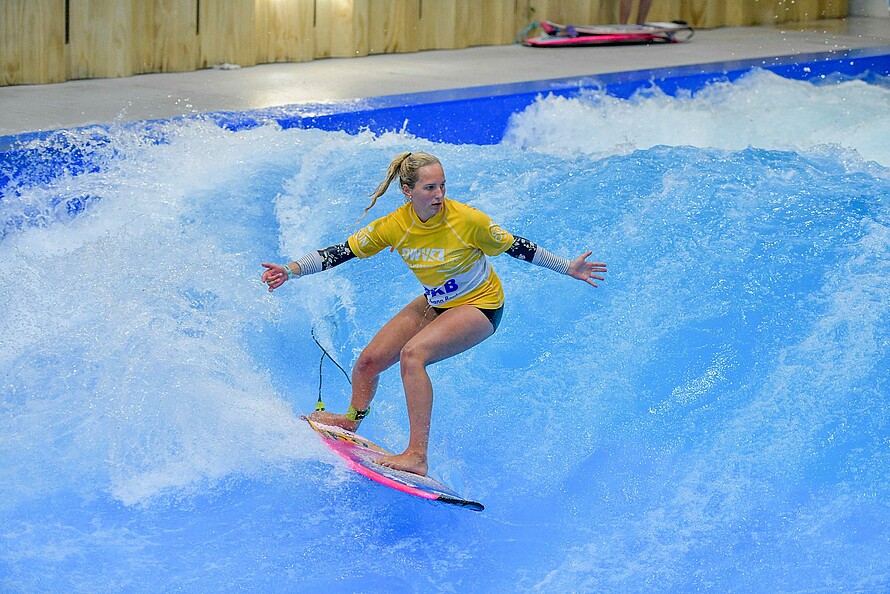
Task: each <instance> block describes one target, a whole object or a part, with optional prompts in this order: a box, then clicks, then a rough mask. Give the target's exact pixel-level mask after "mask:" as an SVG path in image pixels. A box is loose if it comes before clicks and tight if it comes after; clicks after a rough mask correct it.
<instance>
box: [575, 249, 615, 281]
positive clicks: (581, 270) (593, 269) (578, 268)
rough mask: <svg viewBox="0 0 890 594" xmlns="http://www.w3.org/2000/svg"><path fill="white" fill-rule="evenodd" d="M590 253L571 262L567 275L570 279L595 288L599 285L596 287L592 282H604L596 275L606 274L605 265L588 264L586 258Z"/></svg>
mask: <svg viewBox="0 0 890 594" xmlns="http://www.w3.org/2000/svg"><path fill="white" fill-rule="evenodd" d="M592 253H593V252H587V253H585V254H582V255H580V256H578V257H577V258H575V259H574V260H572V263H571V264H569V271H568V273H567V274H568V275H569V276H571V277H572V278H577V279H578V280H583V281H584V282H585V283H587V284H589V285H591V286H594V287H597V286H599V285H597V284H596V283H595V282H594V280H600V281H602V280H606V279H605V278H603V277H602V276H600V275H599V274H596V273H598V272H606V263H605V262H588V261H587V258H589V257H590V254H592Z"/></svg>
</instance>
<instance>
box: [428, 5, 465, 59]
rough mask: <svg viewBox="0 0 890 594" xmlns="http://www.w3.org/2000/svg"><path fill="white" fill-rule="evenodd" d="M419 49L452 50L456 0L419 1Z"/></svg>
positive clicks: (453, 45)
mask: <svg viewBox="0 0 890 594" xmlns="http://www.w3.org/2000/svg"><path fill="white" fill-rule="evenodd" d="M420 2H421V12H420V21H419V25H420V26H419V32H418V42H419V45H420V49H439V48H454V47H458V46H457V45H455V43H456V41H455V30H454V25H455V22H456V20H457V2H458V0H420Z"/></svg>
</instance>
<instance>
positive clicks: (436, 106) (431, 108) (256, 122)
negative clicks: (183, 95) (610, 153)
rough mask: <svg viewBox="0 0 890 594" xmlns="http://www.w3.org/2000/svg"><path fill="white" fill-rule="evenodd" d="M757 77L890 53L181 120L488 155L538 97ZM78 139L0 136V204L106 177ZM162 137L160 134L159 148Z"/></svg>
mask: <svg viewBox="0 0 890 594" xmlns="http://www.w3.org/2000/svg"><path fill="white" fill-rule="evenodd" d="M529 51H558V50H534V49H529ZM756 68H761V69H764V70H769V71H772V72H774V73H776V74H778V75H780V76H782V77H785V78H791V79H798V80H808V81H816V82H818V81H820V80H826V79H828V80H829V81H831V80H834V79H836V78H838V77H841V78H861V79H865V80H868V79H869V78H874V77H883V76H890V46H882V47H876V48H867V49H856V50H842V51H830V52H821V53H813V54H799V55H793V56H776V57H770V58H761V59H753V60H738V61H732V62H714V63H708V64H694V65H689V66H677V67H670V68H662V69H650V70H634V71H627V72H614V73H606V74H595V75H590V76H586V77H571V78H557V79H548V80H540V81H532V82H523V83H512V84H501V85H493V86H483V87H469V88H461V89H452V90H443V91H432V92H424V93H409V94H402V95H388V96H383V97H373V98H367V99H358V100H350V101H339V102H331V103H317V104H299V105H287V106H281V107H272V108H264V109H257V110H249V111H237V112H213V113H207V114H200V115H189V116H182V118H176V119H189V118H192V119H194V118H199V119H209V120H210V121H213V122H216V123H217V124H218V125H219V126H221V127H224V128H226V129H229V130H232V131H238V130H243V129H248V128H254V127H257V126H262V125H266V124H269V123H275V124H277V125H279V126H281V127H282V128H284V129H290V128H318V129H322V130H329V131H345V132H348V133H358V132H361V131H363V130H370V131H371V132H374V133H384V132H391V131H402V132H406V133H409V134H412V135H414V136H417V137H421V138H426V139H428V140H431V141H434V142H445V143H451V144H477V145H486V144H496V143H498V142H500V141H501V140H502V139H503V136H504V133H505V131H506V129H507V126H508V124H509V120H510V116H511V115H512V114H514V113H518V112H521V111H522V110H524V109H525V108H526V107H528V106H529V105H531V104H532V103H533V102H534V101H535V100H536V99H537V98H538V97H540V96H546V95H550V94H552V95H556V96H563V97H575V96H578V95H579V94H581V93H582V92H584V91H590V90H599V91H601V92H604V93H606V94H608V95H611V96H614V97H618V98H625V99H626V98H629V97H631V96H633V95H634V94H635V93H637V92H638V91H640V90H643V89H647V88H652V87H657V88H659V89H660V90H661V92H663V93H665V94H667V95H669V96H676V95H677V94H680V93H688V94H695V93H696V92H698V91H700V90H702V89H703V88H705V87H706V86H708V85H710V84H712V83H715V82H721V81H725V82H732V81H735V80H737V79H738V78H740V77H742V76H744V75H745V74H746V73H747V72H750V71H751V70H752V69H756ZM152 124H153V122H151V121H148V122H135V123H132V124H126V125H124V127H134V128H139V129H140V130H141V131H142V132H143V133H144V134H146V135H147V136H148V137H151V134H152V132H151V130H152ZM118 126H120V125H118ZM74 130H75V131H77V132H78V134H77V135H76V136H77V138H68V137H66V136H65V135H64V134H60V133H59V131H40V132H29V133H23V134H18V135H12V136H0V200H2V196H3V194H4V193H5V191H6V188H7V186H8V185H9V184H10V182H11V181H12V180H15V183H16V185H19V186H21V185H27V186H34V185H39V184H41V183H45V182H47V181H49V180H50V179H52V178H54V177H56V176H58V175H60V174H62V173H67V174H69V175H77V174H79V173H82V172H88V171H92V170H96V169H98V168H100V166H101V165H100V164H99V163H96V162H95V161H94V159H93V158H92V155H91V153H90V150H89V149H90V146H95V145H96V143H98V144H103V143H106V142H109V137H110V136H111V130H110V128H109V127H108V126H98V125H96V126H86V127H83V128H78V129H74ZM162 136H163V135H162V133H159V135H158V141H159V142H161V141H162ZM48 138H53V142H52V143H51V146H50V147H47V146H46V145H42V146H35V145H34V144H33V143H31V141H34V140H41V139H48ZM85 139H86V141H85ZM24 171H28V172H29V174H28V179H22V178H23V176H22V175H20V174H21V173H22V172H24Z"/></svg>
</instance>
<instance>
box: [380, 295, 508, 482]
mask: <svg viewBox="0 0 890 594" xmlns="http://www.w3.org/2000/svg"><path fill="white" fill-rule="evenodd" d="M493 333H494V328H493V327H492V325H491V322H490V321H489V320H488V318H487V317H486V316H485V314H483V313H482V312H481V311H479V310H478V309H477V308H475V307H472V306H469V305H463V306H458V307H455V308H453V309H449V310H447V311H445V312H444V313H442V314H441V315H439V317H437V318H436V319H435V320H433V321H432V322H430V323H429V324H427V325H426V326H425V327H424V328H423V329H422V330H421V331H420V332H417V333H416V334H415V335H414V336H413V337H412V338H411V339H410V340H408V342H407V343H406V344H405V346H404V347H403V348H402V350H401V353H400V361H401V372H402V384H403V385H404V387H405V400H406V401H407V404H408V421H409V422H410V425H411V431H410V437H409V438H408V447H407V448H405V451H404V452H402V453H401V454H398V455H395V456H383V457H381V458H379V459H378V463H380V464H382V465H383V466H388V467H390V468H396V469H399V470H406V471H408V472H413V473H416V474H420V475H426V473H427V472H428V470H429V465H428V462H427V452H428V449H429V440H430V419H431V417H432V410H433V385H432V382H431V381H430V377H429V375H428V374H427V371H426V368H427V366H428V365H431V364H433V363H437V362H439V361H442V360H443V359H447V358H449V357H453V356H454V355H457V354H459V353H462V352H464V351H466V350H468V349H470V348H471V347H474V346H476V345H477V344H479V343H480V342H482V341H483V340H485V339H486V338H488V337H489V336H491V335H492V334H493Z"/></svg>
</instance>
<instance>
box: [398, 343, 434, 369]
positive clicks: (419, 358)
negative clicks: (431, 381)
mask: <svg viewBox="0 0 890 594" xmlns="http://www.w3.org/2000/svg"><path fill="white" fill-rule="evenodd" d="M399 361H400V362H401V366H402V368H417V367H426V366H427V365H428V364H429V362H430V353H429V350H428V349H426V348H424V347H423V345H422V344H420V343H419V341H416V340H409V341H408V343H407V344H406V345H405V346H403V347H402V351H401V352H400V353H399Z"/></svg>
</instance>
